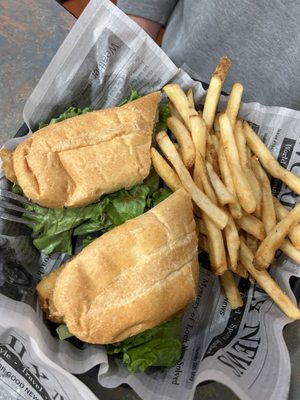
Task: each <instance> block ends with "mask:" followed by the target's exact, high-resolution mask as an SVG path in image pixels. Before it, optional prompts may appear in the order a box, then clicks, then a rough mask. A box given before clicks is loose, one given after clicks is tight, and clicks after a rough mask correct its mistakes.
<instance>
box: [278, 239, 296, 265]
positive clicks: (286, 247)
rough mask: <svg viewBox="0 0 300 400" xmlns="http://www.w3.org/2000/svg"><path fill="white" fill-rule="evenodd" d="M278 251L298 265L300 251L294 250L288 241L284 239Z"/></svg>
mask: <svg viewBox="0 0 300 400" xmlns="http://www.w3.org/2000/svg"><path fill="white" fill-rule="evenodd" d="M280 250H281V251H282V252H283V253H284V254H285V255H286V256H288V257H290V259H292V260H293V261H294V262H295V263H296V264H300V250H298V249H296V247H295V246H293V245H292V243H291V242H290V241H289V240H288V239H284V241H283V242H282V244H281V246H280Z"/></svg>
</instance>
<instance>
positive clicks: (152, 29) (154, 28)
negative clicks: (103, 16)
mask: <svg viewBox="0 0 300 400" xmlns="http://www.w3.org/2000/svg"><path fill="white" fill-rule="evenodd" d="M127 15H128V17H130V18H131V19H132V20H133V21H134V22H136V23H137V24H138V25H139V26H140V27H141V28H143V29H144V31H146V32H147V33H148V35H149V36H151V37H152V39H153V40H156V39H157V36H158V34H159V31H160V29H161V27H162V25H161V24H159V23H158V22H155V21H151V20H150V19H147V18H143V17H138V16H137V15H130V14H127Z"/></svg>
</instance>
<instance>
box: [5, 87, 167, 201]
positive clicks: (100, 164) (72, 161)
mask: <svg viewBox="0 0 300 400" xmlns="http://www.w3.org/2000/svg"><path fill="white" fill-rule="evenodd" d="M159 100H160V93H159V92H154V93H151V94H149V95H147V96H144V97H142V98H140V99H138V100H135V101H132V102H130V103H128V104H125V105H124V106H122V107H115V108H110V109H103V110H99V111H93V112H90V113H87V114H83V115H79V116H76V117H73V118H70V119H67V120H65V121H61V122H58V123H56V124H53V125H48V126H47V127H45V128H42V129H40V130H39V131H37V132H36V133H34V134H33V135H31V136H30V137H29V138H27V139H25V140H24V141H23V142H22V143H20V144H19V145H18V146H17V148H16V149H15V151H13V152H10V151H9V150H4V149H3V150H0V158H2V161H3V169H4V172H5V175H6V177H7V178H8V179H9V180H11V181H12V182H14V183H17V184H18V185H19V186H20V187H21V188H22V190H23V192H24V194H25V195H26V197H27V198H29V199H31V200H32V201H33V202H35V203H37V204H39V205H41V206H44V207H49V208H62V207H81V206H85V205H88V204H90V203H93V202H95V201H96V200H97V199H99V197H101V196H102V195H103V194H105V193H113V192H115V191H117V190H119V189H122V188H130V187H132V186H134V185H136V184H137V183H140V182H142V181H143V179H144V178H146V177H147V176H148V174H149V171H150V166H151V158H150V146H151V141H152V134H153V128H154V123H155V119H156V114H157V106H158V103H159Z"/></svg>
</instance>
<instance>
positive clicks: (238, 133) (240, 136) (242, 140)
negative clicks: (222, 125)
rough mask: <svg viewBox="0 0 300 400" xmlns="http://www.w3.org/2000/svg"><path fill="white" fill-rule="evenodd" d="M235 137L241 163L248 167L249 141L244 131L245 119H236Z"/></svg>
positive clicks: (243, 166)
mask: <svg viewBox="0 0 300 400" xmlns="http://www.w3.org/2000/svg"><path fill="white" fill-rule="evenodd" d="M233 133H234V138H235V143H236V147H237V150H238V153H239V157H240V163H241V166H242V168H245V167H247V164H248V155H247V143H246V137H245V135H244V132H243V121H241V120H240V119H239V120H237V121H236V124H235V125H234V128H233Z"/></svg>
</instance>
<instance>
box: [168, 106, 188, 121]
mask: <svg viewBox="0 0 300 400" xmlns="http://www.w3.org/2000/svg"><path fill="white" fill-rule="evenodd" d="M168 106H169V110H170V114H171V117H175V118H177V119H179V121H180V122H182V123H184V122H183V119H182V118H181V116H180V114H179V112H178V111H177V109H176V107H175V106H174V104H173V103H172V102H171V101H169V102H168Z"/></svg>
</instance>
